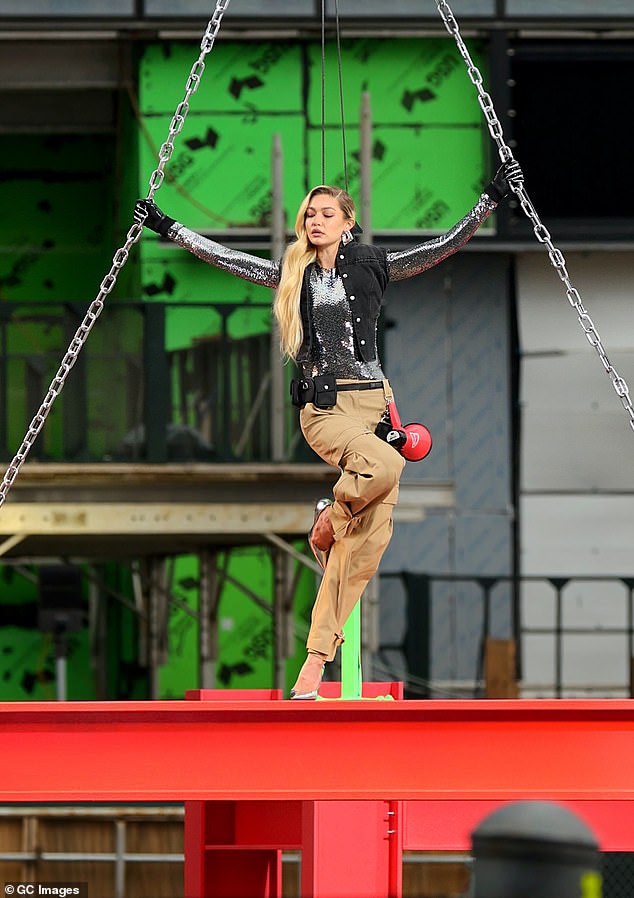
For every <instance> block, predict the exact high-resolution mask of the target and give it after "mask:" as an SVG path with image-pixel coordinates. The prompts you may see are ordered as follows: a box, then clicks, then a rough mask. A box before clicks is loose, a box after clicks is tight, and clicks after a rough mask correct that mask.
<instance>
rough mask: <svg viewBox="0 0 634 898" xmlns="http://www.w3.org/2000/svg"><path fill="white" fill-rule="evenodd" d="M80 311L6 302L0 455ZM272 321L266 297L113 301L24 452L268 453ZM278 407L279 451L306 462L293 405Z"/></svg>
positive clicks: (135, 456)
mask: <svg viewBox="0 0 634 898" xmlns="http://www.w3.org/2000/svg"><path fill="white" fill-rule="evenodd" d="M84 312H85V309H83V308H81V307H80V306H79V305H78V304H75V303H72V304H71V303H67V304H58V303H55V304H53V303H31V302H29V303H24V302H21V303H17V302H16V303H11V302H6V303H3V304H2V308H1V310H0V460H2V459H10V458H11V457H12V455H13V452H14V451H15V449H16V447H17V446H19V445H20V442H21V440H22V437H23V435H24V432H25V430H26V428H27V427H28V424H29V422H30V421H31V418H32V416H33V414H34V413H35V411H37V409H38V408H39V405H40V402H41V401H42V398H43V396H44V395H45V394H46V390H47V387H48V385H49V383H50V381H51V379H52V377H53V376H54V374H55V372H56V370H57V367H58V365H59V361H60V359H61V357H62V355H63V353H64V350H65V348H66V346H67V345H68V342H69V341H70V339H71V338H72V335H73V334H74V333H75V330H76V328H77V326H78V324H79V323H80V321H81V319H82V317H83V314H84ZM174 322H176V323H177V325H178V327H177V328H176V327H175V326H174ZM270 323H271V314H270V306H269V305H264V304H263V305H251V306H245V305H244V304H232V303H218V304H214V305H203V304H200V303H198V304H196V303H178V304H176V303H162V302H146V303H140V302H126V301H118V302H116V303H113V304H112V305H111V306H109V308H108V310H107V313H106V314H105V315H104V316H103V319H102V321H101V322H100V325H99V328H98V329H95V332H94V333H93V334H92V335H91V340H90V341H89V342H88V343H86V345H85V347H84V349H83V351H82V353H81V355H80V356H79V358H78V360H77V363H76V365H75V367H74V369H73V370H72V371H71V373H70V375H69V376H68V379H67V381H66V384H65V386H64V390H63V392H62V394H61V395H60V397H59V399H58V401H57V403H56V404H55V406H54V407H53V410H52V412H51V416H50V420H49V421H47V426H46V428H45V429H44V430H43V432H42V433H41V435H40V437H39V438H38V440H37V441H36V443H35V446H34V448H33V452H32V456H31V457H32V458H33V459H39V460H42V461H69V462H88V461H149V462H165V461H208V462H219V461H268V460H270V459H271V439H272V436H271V427H272V416H271V399H270V391H271V372H270V364H271V362H270V357H271V352H270V340H271V337H270ZM176 329H177V330H178V340H176V339H175V338H174V337H173V334H172V332H173V331H175V330H176ZM183 335H184V336H183ZM285 376H286V377H287V378H289V379H290V377H291V376H292V373H291V369H290V366H289V368H288V370H287V371H285ZM283 414H284V416H285V420H284V432H285V434H286V440H287V447H288V451H287V459H286V460H289V461H290V460H306V459H305V458H301V459H300V458H299V457H298V455H299V454H301V453H304V454H305V453H306V452H307V450H306V449H305V448H304V447H303V445H302V441H301V440H300V439H299V429H298V426H297V415H296V413H295V411H294V410H293V409H292V407H290V404H289V403H286V407H285V409H284V412H283Z"/></svg>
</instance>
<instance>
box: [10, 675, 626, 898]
mask: <svg viewBox="0 0 634 898" xmlns="http://www.w3.org/2000/svg"><path fill="white" fill-rule="evenodd" d="M378 685H380V686H381V687H383V688H385V685H386V684H378ZM371 689H372V686H371V684H370V686H368V689H367V692H366V694H369V693H370V691H371ZM375 694H376V690H375ZM190 698H191V699H197V700H194V701H192V700H189V701H171V702H29V703H22V702H12V703H4V704H0V750H1V758H2V777H1V778H0V802H2V803H7V802H18V801H19V802H83V801H110V802H112V801H123V802H130V801H144V802H145V801H185V802H186V815H185V830H186V865H185V868H186V869H185V878H186V885H185V895H186V898H237V896H239V898H245V896H248V898H260V896H262V898H276V896H280V895H281V857H282V855H281V852H282V850H283V849H300V850H301V852H302V892H301V894H302V896H303V898H352V896H354V898H361V896H363V898H397V896H399V895H400V893H401V880H400V875H401V874H400V870H401V857H402V852H403V851H406V850H467V849H468V847H469V835H470V832H471V830H472V829H473V827H474V825H475V824H476V823H478V822H479V821H480V820H482V818H483V817H484V816H486V815H487V814H488V813H489V812H490V811H491V810H492V809H493V808H494V807H496V806H498V805H499V804H500V803H501V802H504V801H510V800H516V799H519V798H543V799H549V800H553V801H559V802H561V803H563V804H566V805H567V806H568V807H570V808H571V809H572V810H574V811H575V812H576V813H578V814H579V815H580V816H581V817H582V818H583V819H584V820H586V822H587V823H588V824H589V825H590V826H591V827H592V829H593V830H594V832H595V833H596V835H597V837H598V839H599V842H600V844H601V847H602V848H603V850H607V851H632V850H634V770H633V767H632V758H633V757H634V701H616V700H614V701H536V702H534V701H451V702H439V701H400V700H396V701H356V702H352V701H351V702H348V701H332V702H328V701H325V702H316V703H313V702H309V703H305V704H303V703H291V702H287V701H281V700H279V699H280V698H281V696H280V695H279V693H275V692H274V691H273V692H272V691H264V692H257V693H252V694H244V693H239V692H231V693H230V694H227V693H223V692H195V693H192V694H191V695H190ZM241 699H242V700H241ZM262 699H264V700H262Z"/></svg>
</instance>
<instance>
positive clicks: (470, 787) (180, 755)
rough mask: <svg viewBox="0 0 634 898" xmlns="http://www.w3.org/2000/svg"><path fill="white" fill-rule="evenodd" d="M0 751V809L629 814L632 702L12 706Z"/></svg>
mask: <svg viewBox="0 0 634 898" xmlns="http://www.w3.org/2000/svg"><path fill="white" fill-rule="evenodd" d="M0 746H1V752H2V754H1V757H2V771H3V774H2V778H1V780H0V802H17V801H29V802H32V801H59V802H74V801H169V800H178V801H181V800H186V799H234V800H235V799H238V800H245V799H249V800H258V799H268V800H332V799H337V800H344V799H348V800H356V799H376V800H396V799H415V800H424V801H427V802H429V801H447V800H452V801H462V802H466V801H469V802H482V801H485V802H486V801H506V800H514V799H518V798H527V797H535V798H536V797H541V798H548V799H551V800H560V801H588V802H596V801H606V800H609V801H614V802H624V801H625V802H630V801H632V800H633V799H634V767H633V765H632V758H633V757H634V701H606V702H603V701H538V702H529V701H454V702H436V701H428V702H425V701H359V702H348V701H345V702H343V701H333V702H328V701H324V702H315V703H312V702H310V703H291V702H286V701H280V702H252V701H244V702H235V703H233V702H227V701H222V702H213V701H212V702H188V701H173V702H25V703H22V702H12V703H2V704H0ZM632 807H633V808H634V806H632Z"/></svg>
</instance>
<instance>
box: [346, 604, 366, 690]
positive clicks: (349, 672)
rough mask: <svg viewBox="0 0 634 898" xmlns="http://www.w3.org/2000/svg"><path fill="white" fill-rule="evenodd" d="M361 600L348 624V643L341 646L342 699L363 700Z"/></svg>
mask: <svg viewBox="0 0 634 898" xmlns="http://www.w3.org/2000/svg"><path fill="white" fill-rule="evenodd" d="M362 687H363V674H362V671H361V600H359V601H358V602H357V604H356V605H355V607H354V609H353V611H352V614H351V615H350V617H349V618H348V620H347V622H346V641H345V642H344V644H343V645H342V646H341V698H344V699H358V698H361V693H362Z"/></svg>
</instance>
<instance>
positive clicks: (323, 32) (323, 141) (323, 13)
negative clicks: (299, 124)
mask: <svg viewBox="0 0 634 898" xmlns="http://www.w3.org/2000/svg"><path fill="white" fill-rule="evenodd" d="M321 183H322V184H325V183H326V0H321Z"/></svg>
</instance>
